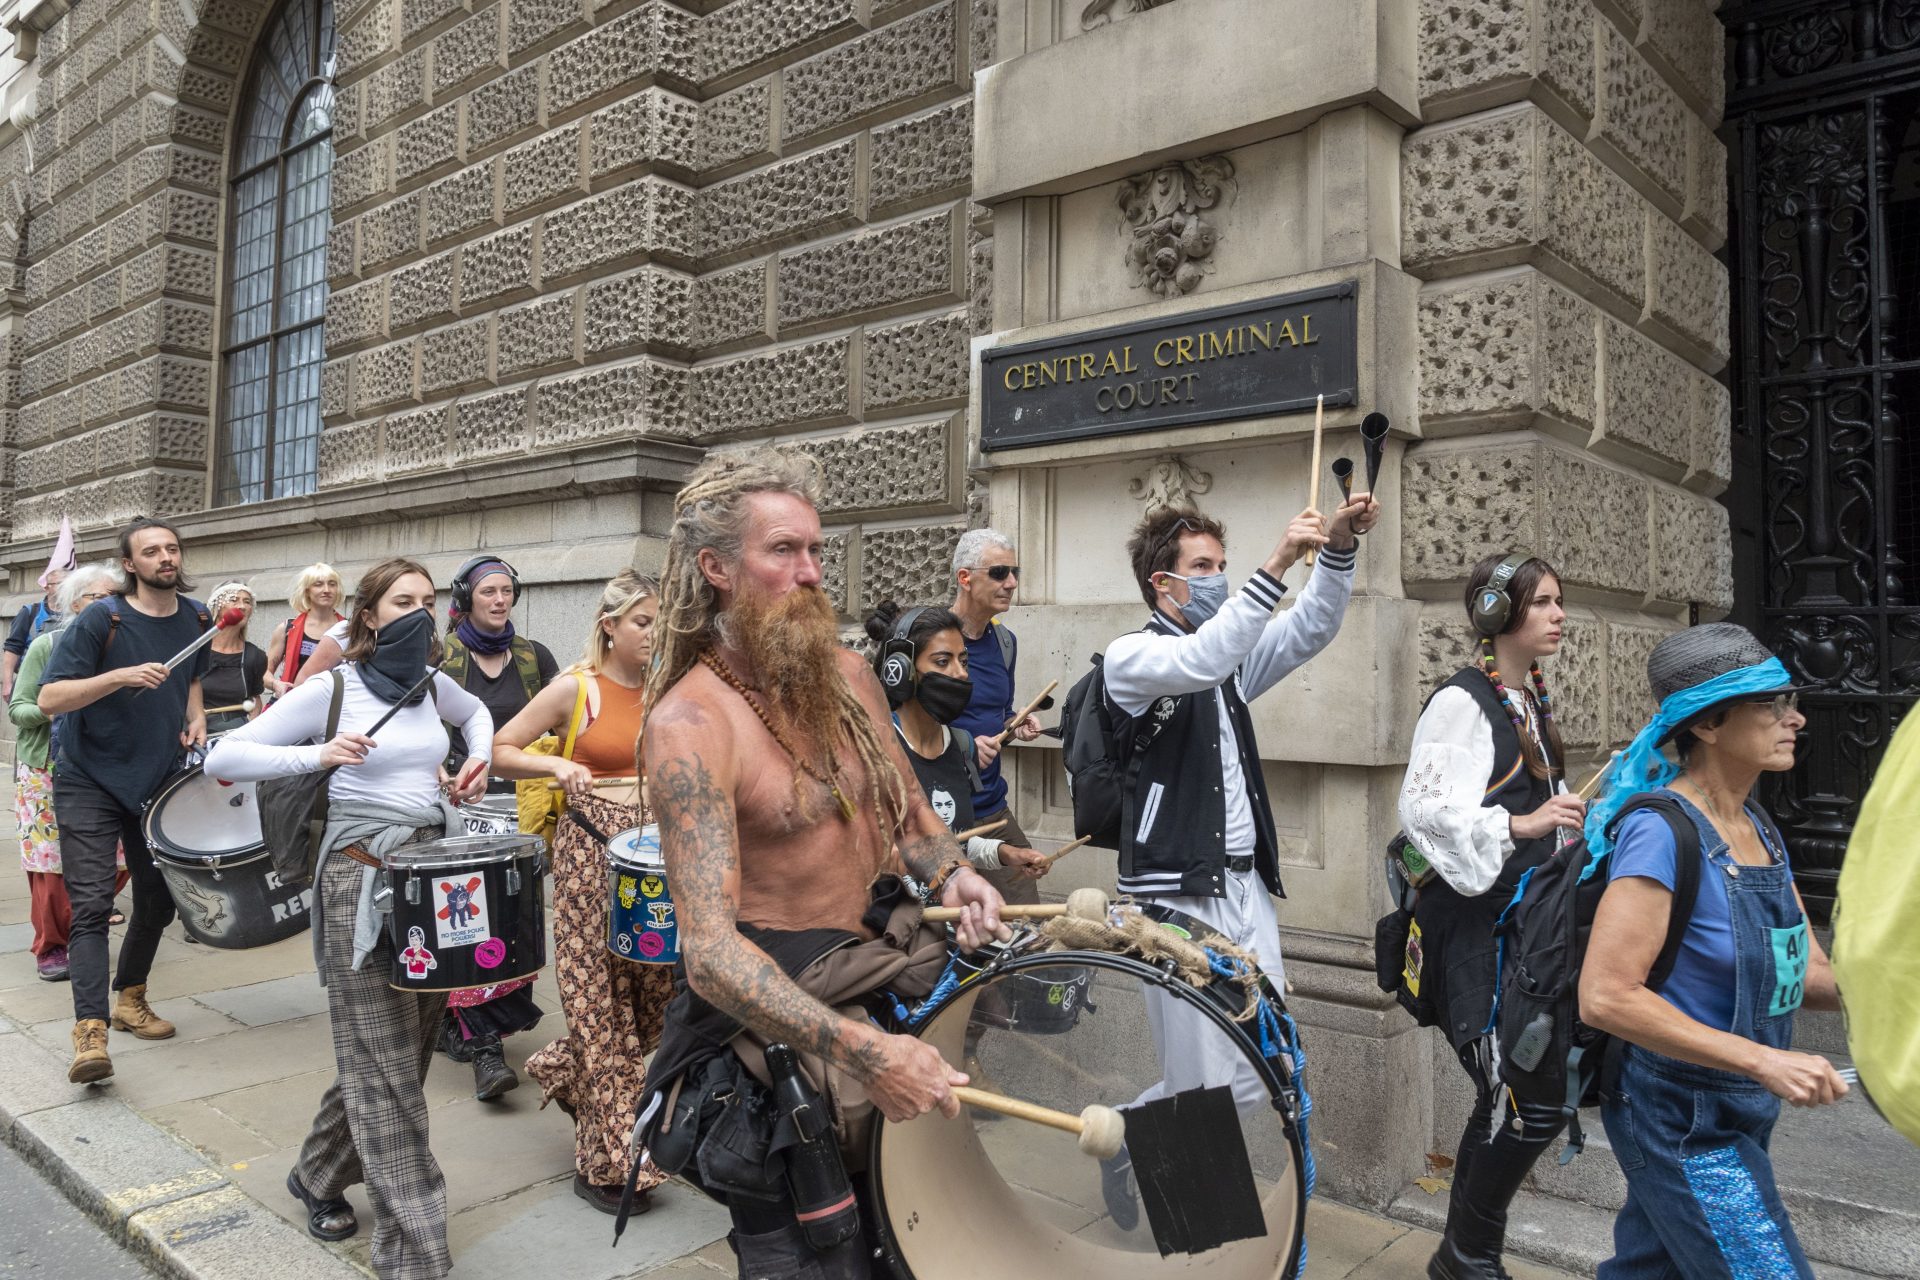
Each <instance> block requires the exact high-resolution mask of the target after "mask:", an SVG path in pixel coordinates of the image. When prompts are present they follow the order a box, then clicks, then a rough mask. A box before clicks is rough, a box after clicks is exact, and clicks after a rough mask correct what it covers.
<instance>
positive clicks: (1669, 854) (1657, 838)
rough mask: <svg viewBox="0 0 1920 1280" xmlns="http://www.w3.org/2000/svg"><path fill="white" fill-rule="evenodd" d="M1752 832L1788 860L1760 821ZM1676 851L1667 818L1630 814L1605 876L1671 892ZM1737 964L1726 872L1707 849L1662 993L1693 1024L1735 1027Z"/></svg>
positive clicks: (1645, 814) (1718, 1029) (1621, 829)
mask: <svg viewBox="0 0 1920 1280" xmlns="http://www.w3.org/2000/svg"><path fill="white" fill-rule="evenodd" d="M1748 821H1752V817H1751V815H1749V817H1748ZM1754 830H1755V831H1756V832H1758V833H1759V835H1760V841H1761V843H1762V844H1764V845H1766V846H1767V848H1768V849H1770V850H1772V851H1773V853H1774V856H1775V857H1779V858H1783V859H1784V857H1785V856H1786V855H1785V854H1784V852H1782V851H1781V850H1778V849H1774V848H1773V843H1772V841H1770V840H1769V839H1768V838H1767V834H1766V832H1765V831H1763V830H1761V829H1760V827H1759V825H1758V824H1757V823H1756V824H1755V826H1754ZM1675 852H1676V850H1675V847H1674V843H1673V830H1672V829H1671V828H1670V827H1668V826H1667V822H1666V819H1664V818H1662V817H1661V816H1660V815H1659V814H1657V813H1653V812H1650V811H1642V812H1638V813H1630V814H1628V815H1627V817H1626V819H1625V821H1623V822H1622V823H1621V824H1620V834H1619V838H1618V839H1617V840H1616V842H1615V844H1614V849H1613V858H1612V860H1611V862H1610V863H1609V868H1610V869H1609V871H1608V874H1607V879H1608V881H1609V882H1612V881H1614V880H1618V879H1620V877H1622V876H1642V877H1644V878H1646V879H1648V880H1654V881H1657V882H1658V883H1660V884H1662V885H1664V886H1666V888H1667V889H1668V890H1669V891H1671V890H1672V888H1673V881H1674V854H1675ZM1734 966H1735V961H1734V953H1733V916H1732V913H1731V911H1730V909H1729V908H1728V905H1727V877H1726V873H1725V872H1723V871H1721V870H1720V868H1718V867H1716V866H1715V865H1714V864H1713V860H1712V859H1711V858H1709V857H1707V854H1706V850H1705V849H1704V848H1703V849H1702V850H1701V852H1700V894H1699V897H1698V898H1696V899H1695V900H1694V904H1693V919H1692V920H1691V921H1690V922H1689V923H1688V925H1687V931H1686V933H1684V934H1683V935H1681V938H1680V953H1679V954H1678V955H1677V956H1676V957H1674V962H1673V973H1672V975H1671V976H1670V977H1668V979H1667V981H1666V983H1665V985H1663V986H1662V987H1661V988H1660V995H1661V996H1662V997H1664V998H1665V999H1666V1001H1667V1003H1668V1004H1671V1005H1672V1006H1673V1007H1674V1008H1676V1009H1678V1010H1680V1012H1682V1013H1684V1014H1686V1015H1687V1016H1688V1017H1689V1018H1692V1019H1693V1020H1694V1021H1695V1022H1699V1023H1702V1024H1704V1025H1706V1026H1709V1027H1712V1028H1714V1029H1715V1030H1716V1031H1731V1030H1732V1029H1733V1006H1734V1001H1735V998H1736V989H1737V983H1736V977H1735V968H1734Z"/></svg>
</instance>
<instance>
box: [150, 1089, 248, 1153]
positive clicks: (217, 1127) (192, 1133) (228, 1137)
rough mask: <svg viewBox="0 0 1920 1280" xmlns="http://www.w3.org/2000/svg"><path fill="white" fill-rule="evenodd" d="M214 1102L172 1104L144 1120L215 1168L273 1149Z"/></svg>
mask: <svg viewBox="0 0 1920 1280" xmlns="http://www.w3.org/2000/svg"><path fill="white" fill-rule="evenodd" d="M216 1102H217V1098H216V1099H215V1100H208V1099H204V1098H189V1099H188V1100H187V1101H185V1102H171V1103H168V1104H167V1105H166V1106H164V1107H154V1108H152V1109H150V1110H149V1111H148V1112H147V1119H149V1120H151V1121H153V1122H154V1123H155V1124H157V1125H159V1126H160V1127H161V1128H163V1129H165V1130H166V1131H167V1132H168V1133H171V1134H173V1135H174V1136H175V1137H177V1138H179V1139H180V1140H181V1141H182V1142H184V1143H186V1144H187V1145H189V1146H191V1147H192V1148H193V1149H194V1150H195V1151H198V1152H199V1153H200V1154H201V1155H202V1156H204V1157H205V1158H206V1159H207V1161H208V1162H209V1163H210V1164H212V1165H214V1166H215V1167H216V1168H225V1167H227V1166H229V1165H232V1164H234V1163H236V1162H240V1163H244V1162H246V1161H250V1160H253V1159H256V1158H258V1157H260V1156H263V1155H265V1154H267V1153H268V1152H270V1151H272V1150H274V1144H273V1143H271V1142H269V1141H268V1140H267V1139H266V1138H264V1137H262V1136H261V1135H260V1134H258V1133H256V1132H254V1131H253V1130H252V1129H250V1128H248V1127H247V1126H246V1125H244V1124H242V1123H240V1122H239V1121H238V1120H235V1119H234V1118H233V1117H232V1116H230V1115H227V1114H226V1113H225V1112H223V1111H221V1110H220V1109H219V1107H218V1106H217V1105H216Z"/></svg>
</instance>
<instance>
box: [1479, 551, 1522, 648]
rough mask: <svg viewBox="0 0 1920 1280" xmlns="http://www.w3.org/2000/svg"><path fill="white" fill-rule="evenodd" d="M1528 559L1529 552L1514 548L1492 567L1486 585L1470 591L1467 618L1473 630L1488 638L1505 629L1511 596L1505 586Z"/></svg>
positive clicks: (1511, 602)
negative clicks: (1514, 549)
mask: <svg viewBox="0 0 1920 1280" xmlns="http://www.w3.org/2000/svg"><path fill="white" fill-rule="evenodd" d="M1531 559H1533V553H1532V552H1530V551H1516V552H1514V553H1513V554H1512V555H1510V556H1508V557H1507V558H1506V559H1505V560H1502V561H1501V562H1500V563H1499V564H1497V565H1495V566H1494V568H1493V576H1492V577H1491V578H1489V579H1487V585H1486V586H1484V587H1482V588H1480V589H1479V590H1478V591H1476V592H1474V593H1473V603H1472V604H1469V605H1468V606H1467V617H1468V618H1470V619H1472V621H1473V629H1474V630H1475V631H1477V632H1479V633H1480V634H1481V635H1483V636H1489V637H1491V636H1497V635H1499V634H1500V633H1501V632H1502V631H1505V630H1506V629H1507V619H1508V618H1511V617H1512V616H1513V598H1512V597H1511V596H1509V595H1508V594H1507V585H1508V584H1509V583H1511V582H1512V581H1513V575H1514V574H1516V573H1518V572H1520V566H1522V565H1524V564H1525V563H1526V562H1527V561H1529V560H1531Z"/></svg>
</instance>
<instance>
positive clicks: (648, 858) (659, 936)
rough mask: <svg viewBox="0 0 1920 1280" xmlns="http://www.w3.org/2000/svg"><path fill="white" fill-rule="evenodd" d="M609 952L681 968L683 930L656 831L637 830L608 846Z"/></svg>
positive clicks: (612, 840)
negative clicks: (678, 918)
mask: <svg viewBox="0 0 1920 1280" xmlns="http://www.w3.org/2000/svg"><path fill="white" fill-rule="evenodd" d="M607 950H609V951H611V952H613V954H614V955H616V956H619V957H620V958H621V959H622V960H632V961H635V962H637V963H639V964H677V963H679V960H680V924H679V921H677V920H676V919H674V912H673V895H672V894H671V893H669V892H668V891H667V863H666V859H665V858H663V857H662V856H661V854H660V828H659V827H657V826H653V825H651V824H650V825H648V826H644V827H634V828H632V829H630V830H627V831H622V832H621V833H620V834H619V835H617V836H615V837H613V838H612V839H611V840H609V841H607Z"/></svg>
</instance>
